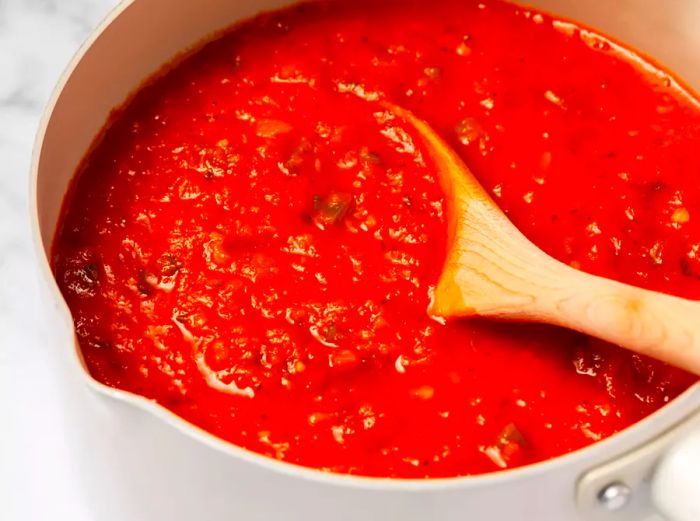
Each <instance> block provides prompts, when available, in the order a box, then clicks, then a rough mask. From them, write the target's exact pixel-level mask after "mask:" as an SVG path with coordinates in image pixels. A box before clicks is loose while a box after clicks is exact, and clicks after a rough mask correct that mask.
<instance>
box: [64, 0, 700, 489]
mask: <svg viewBox="0 0 700 521" xmlns="http://www.w3.org/2000/svg"><path fill="white" fill-rule="evenodd" d="M381 99H386V100H390V101H391V102H393V103H396V104H398V105H402V106H404V107H406V108H408V109H410V110H412V111H413V112H414V113H415V114H416V115H417V116H419V117H421V118H423V119H425V120H427V121H428V122H429V123H430V124H431V125H432V126H433V127H434V128H436V129H437V131H438V132H439V133H440V134H441V135H442V136H444V138H445V139H446V140H447V141H448V142H449V143H450V144H451V145H452V146H453V147H454V148H455V150H456V151H457V152H458V153H459V154H460V155H461V156H462V157H463V158H464V160H465V161H466V162H467V164H468V165H469V166H470V167H471V169H472V170H473V171H474V172H475V174H476V175H477V177H478V178H479V179H480V181H481V182H482V184H483V185H484V186H485V188H486V189H487V190H488V191H489V192H490V193H491V194H492V195H493V197H494V199H495V200H496V201H497V203H498V204H499V205H500V206H501V207H502V208H503V209H504V210H505V212H506V213H507V214H508V216H509V217H510V219H512V220H513V222H514V223H515V224H516V225H517V226H518V227H519V228H520V229H521V230H522V231H523V232H524V233H525V234H526V235H527V236H528V237H529V238H531V239H532V240H533V241H534V242H535V243H536V244H538V245H539V246H540V247H541V248H543V249H544V250H545V251H547V252H548V253H550V254H551V255H553V256H555V257H556V258H558V259H560V260H562V261H564V262H566V263H569V264H571V265H572V266H575V267H577V268H580V269H582V270H585V271H588V272H591V273H595V274H598V275H603V276H606V277H611V278H614V279H618V280H622V281H625V282H628V283H631V284H635V285H638V286H641V287H645V288H652V289H655V290H660V291H665V292H668V293H672V294H676V295H680V296H684V297H689V298H700V190H699V189H698V181H699V180H700V155H698V154H697V152H696V143H698V142H700V110H698V102H697V100H696V99H695V98H693V97H692V96H691V95H690V94H688V93H687V92H686V91H685V90H684V89H683V88H682V87H681V86H680V85H679V84H678V83H677V82H676V81H675V80H674V79H673V78H672V77H671V76H669V75H668V74H667V73H666V72H664V71H663V70H661V69H658V68H656V67H655V66H654V65H652V64H650V63H648V62H647V61H645V60H644V59H643V58H640V57H639V56H638V55H636V54H634V53H633V52H631V51H628V50H626V49H624V48H622V47H620V46H618V45H616V44H615V43H613V42H610V41H609V40H606V39H605V38H603V37H602V36H600V35H598V34H596V33H595V32H592V31H590V30H588V29H585V28H581V27H579V26H577V25H575V24H572V23H570V22H566V21H561V20H558V19H553V18H552V17H550V16H548V15H546V14H543V13H539V12H536V11H533V10H529V9H525V8H521V7H518V6H515V5H512V4H509V3H504V2H500V1H496V0H485V1H482V2H476V1H464V0H460V1H458V0H439V1H437V2H422V1H417V0H408V1H401V2H395V1H391V0H387V1H381V2H367V1H364V0H363V1H356V2H345V3H336V2H320V3H314V4H304V5H298V6H295V7H292V8H289V9H287V10H283V11H279V12H275V13H271V14H266V15H262V16H260V17H258V18H256V19H254V20H252V21H249V22H246V23H244V24H242V25H240V26H238V27H235V28H234V29H232V30H231V31H229V32H228V33H226V34H225V35H223V36H222V37H220V38H218V39H216V40H215V41H213V42H211V43H209V44H207V45H206V46H204V47H203V48H202V49H201V50H199V51H198V52H196V53H194V54H192V55H191V56H189V57H187V58H186V59H184V60H181V62H179V63H177V64H174V65H172V66H170V67H169V68H168V69H167V70H166V72H165V73H164V74H162V75H161V76H160V77H159V78H157V79H154V80H152V81H151V82H150V83H149V84H148V85H146V86H144V87H143V88H142V89H141V90H140V91H139V92H138V93H137V94H136V95H135V96H134V97H133V99H131V100H130V101H129V102H128V103H127V104H126V105H125V106H124V107H123V108H122V109H120V111H118V113H116V114H115V115H114V117H113V118H112V120H111V121H110V123H109V125H108V127H107V129H106V131H105V133H104V136H103V137H102V138H101V140H100V141H98V143H97V144H96V146H95V148H94V150H93V151H92V152H91V153H90V154H89V155H88V157H87V158H86V159H85V161H84V163H83V165H82V166H81V168H80V170H79V172H78V174H77V176H76V180H75V182H74V186H73V187H72V189H71V192H70V194H69V196H68V197H67V199H66V203H65V209H64V214H63V217H62V221H61V224H60V226H59V228H58V232H57V236H56V240H55V245H54V253H53V267H54V270H55V274H56V277H57V279H58V281H59V285H60V287H61V290H62V291H63V294H64V295H65V298H66V300H67V302H68V304H69V306H70V309H71V311H72V313H73V317H74V320H75V326H76V332H77V337H78V340H79V343H80V347H81V349H82V352H83V355H84V357H85V361H86V363H87V366H88V368H89V370H90V372H91V374H92V375H93V376H94V377H95V378H96V379H98V380H99V381H101V382H104V383H106V384H107V385H110V386H114V387H117V388H121V389H125V390H127V391H131V392H134V393H138V394H141V395H143V396H146V397H148V398H151V399H153V400H155V401H157V402H158V403H160V404H162V405H163V406H165V407H167V408H169V409H171V410H172V411H174V412H175V413H177V414H178V415H180V416H182V417H183V418H185V419H187V420H189V421H191V422H192V423H194V424H196V425H198V426H201V427H202V428H204V429H206V430H208V431H210V432H212V433H214V434H215V435H217V436H220V437H221V438H223V439H225V440H229V441H231V442H232V443H235V444H237V445H239V446H242V447H246V448H248V449H250V450H253V451H256V452H259V453H262V454H266V455H269V456H271V457H274V458H278V459H281V460H284V461H287V462H291V463H295V464H300V465H305V466H310V467H315V468H319V469H324V470H328V471H333V472H340V473H352V474H360V475H368V476H390V477H398V478H423V477H442V476H457V475H467V474H478V473H485V472H490V471H496V470H499V469H503V468H511V467H517V466H521V465H525V464H529V463H533V462H537V461H541V460H544V459H547V458H551V457H555V456H559V455H562V454H565V453H567V452H569V451H572V450H575V449H578V448H581V447H584V446H587V445H589V444H591V443H594V442H596V441H598V440H600V439H602V438H605V437H607V436H610V435H611V434H613V433H615V432H617V431H619V430H621V429H624V428H625V427H627V426H629V425H631V424H633V423H635V422H637V421H638V420H640V419H641V418H644V417H645V416H647V415H649V414H650V413H652V412H653V411H655V410H657V409H658V408H659V407H662V406H663V405H664V404H666V403H667V402H668V401H669V400H671V399H672V398H674V397H675V396H677V395H678V394H679V393H681V392H682V391H683V390H684V389H686V388H687V387H688V386H689V385H690V384H691V383H692V382H693V381H694V378H693V377H691V376H689V375H687V374H685V373H683V372H681V371H679V370H676V369H673V368H670V367H668V366H665V365H663V364H660V363H656V362H654V361H650V360H647V359H644V358H642V357H639V356H636V355H633V354H631V353H629V352H625V351H623V350H621V349H619V348H617V347H613V346H609V345H606V344H603V343H602V342H600V341H596V340H593V339H591V338H588V337H585V336H583V335H580V334H577V333H573V332H570V331H565V330H561V329H557V328H554V327H548V326H536V325H517V324H510V325H509V324H502V323H499V324H496V323H491V322H488V321H480V320H465V321H453V322H450V323H448V324H446V325H443V324H440V323H439V322H436V321H434V320H431V318H429V317H428V316H427V314H426V308H427V305H428V301H429V297H428V295H429V292H430V289H431V287H432V285H434V284H435V282H436V280H437V276H438V274H439V271H440V269H441V264H442V262H443V259H444V254H445V248H446V244H445V241H446V238H445V235H446V230H445V218H444V200H443V195H442V193H441V192H440V189H439V186H438V185H437V183H436V177H435V170H434V167H433V165H432V164H430V163H429V161H428V159H427V155H426V154H424V153H422V148H421V144H420V142H419V140H418V139H416V138H417V136H416V135H415V132H414V131H413V130H412V129H411V128H410V127H408V126H407V125H405V124H404V123H403V122H402V121H400V120H399V119H396V118H394V117H393V116H392V114H390V113H388V112H386V111H385V110H384V109H382V108H381V106H380V104H379V103H378V102H377V101H378V100H381Z"/></svg>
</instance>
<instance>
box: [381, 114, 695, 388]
mask: <svg viewBox="0 0 700 521" xmlns="http://www.w3.org/2000/svg"><path fill="white" fill-rule="evenodd" d="M384 106H385V107H386V108H387V109H389V110H391V111H392V112H393V113H395V114H396V115H397V116H399V117H401V118H402V119H403V120H405V121H406V122H407V123H409V124H410V125H411V126H413V127H414V128H415V129H416V130H417V131H418V133H419V134H420V136H421V137H422V139H423V141H424V142H425V145H426V148H427V152H428V154H429V155H430V157H431V158H432V159H433V161H434V162H435V165H436V167H437V170H438V176H439V180H440V184H441V186H442V189H443V190H444V192H445V199H446V201H447V220H448V254H447V259H446V261H445V265H444V267H443V271H442V274H441V276H440V279H439V281H438V284H437V287H436V288H435V293H434V295H433V301H432V303H431V307H430V309H429V312H430V313H431V314H433V315H436V316H441V317H469V316H481V317H491V318H496V319H502V320H513V321H525V322H541V323H546V324H555V325H558V326H563V327H566V328H569V329H573V330H576V331H580V332H582V333H585V334H587V335H590V336H593V337H597V338H600V339H603V340H606V341H608V342H611V343H613V344H617V345H619V346H622V347H625V348H627V349H630V350H632V351H635V352H637V353H641V354H644V355H648V356H651V357H654V358H657V359H659V360H663V361H664V362H668V363H669V364H672V365H675V366H677V367H680V368H683V369H685V370H687V371H690V372H693V373H695V374H699V375H700V302H695V301H691V300H686V299H682V298H678V297H672V296H670V295H665V294H663V293H658V292H655V291H649V290H644V289H641V288H637V287H634V286H630V285H627V284H622V283H620V282H616V281H613V280H609V279H605V278H602V277H597V276H595V275H590V274H587V273H584V272H582V271H578V270H576V269H574V268H572V267H570V266H568V265H566V264H564V263H562V262H559V261H558V260H556V259H554V258H552V257H550V256H549V255H547V254H546V253H544V252H543V251H542V250H540V249H539V248H538V247H537V246H535V245H534V244H533V243H532V242H530V241H529V240H528V239H527V238H526V237H525V236H524V235H523V234H522V233H521V232H520V231H519V230H518V229H517V228H516V227H515V226H514V225H513V223H511V222H510V221H509V220H508V218H507V217H506V215H505V214H504V213H503V212H502V211H501V210H500V209H499V208H498V206H497V205H496V203H495V202H494V201H493V200H492V199H491V197H489V195H488V194H487V193H486V191H485V190H484V189H483V188H482V186H481V185H480V184H479V182H478V180H477V179H476V178H475V177H474V176H473V174H472V173H471V171H470V170H469V168H467V166H466V165H465V164H464V162H463V161H462V160H461V159H460V158H459V156H457V154H456V153H455V152H454V150H452V149H451V148H450V147H449V145H447V144H446V143H445V142H444V141H443V140H442V139H441V138H440V137H439V136H438V135H437V134H436V133H435V131H434V130H433V129H432V128H431V127H430V126H429V125H428V124H427V123H425V122H424V121H422V120H420V119H418V118H417V117H416V116H414V115H413V114H412V113H411V112H409V111H407V110H405V109H402V108H401V107H397V106H395V105H392V104H389V103H384Z"/></svg>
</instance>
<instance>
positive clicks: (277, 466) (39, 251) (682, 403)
mask: <svg viewBox="0 0 700 521" xmlns="http://www.w3.org/2000/svg"><path fill="white" fill-rule="evenodd" d="M135 1H136V0H121V1H120V3H119V4H118V5H117V6H115V7H114V8H113V9H112V10H111V11H110V12H109V13H108V14H107V15H106V17H105V18H104V19H103V20H102V21H101V22H100V23H99V25H97V26H96V27H95V29H93V30H92V32H91V33H90V34H89V36H88V37H87V38H86V39H85V41H84V42H83V43H82V45H81V46H80V47H79V49H78V50H77V51H76V53H75V54H74V56H73V57H72V58H71V60H70V61H69V62H68V65H67V66H66V68H65V69H64V71H63V72H62V74H61V76H60V77H59V80H58V81H57V83H56V85H55V87H54V89H53V91H52V94H51V96H50V97H49V100H48V102H47V104H46V106H45V107H44V110H43V112H42V116H41V119H40V123H39V127H38V130H37V135H36V138H35V141H34V146H33V151H32V159H31V170H30V179H29V213H30V215H29V217H30V225H31V241H32V245H33V250H34V253H35V255H36V257H37V262H38V264H39V271H40V272H41V273H40V279H41V280H40V285H41V286H43V289H44V290H46V293H45V294H48V296H49V297H50V298H51V304H53V305H54V306H55V307H56V310H57V312H58V317H59V319H60V320H61V322H62V323H63V325H64V326H65V327H66V328H67V330H68V331H71V332H72V343H73V349H72V354H70V361H71V363H72V364H73V366H74V367H75V368H76V369H78V370H79V371H80V373H81V378H82V380H83V383H84V384H85V385H86V386H87V388H88V389H90V390H91V391H92V392H94V393H95V394H97V395H99V396H102V397H107V398H110V399H114V400H118V401H121V402H123V403H125V404H128V405H130V406H132V407H134V408H136V409H139V410H141V411H143V412H145V413H147V414H149V415H152V416H153V417H155V418H156V419H158V420H159V421H162V422H164V423H165V424H167V425H169V426H170V427H173V428H175V429H176V430H177V431H179V432H180V433H182V434H184V435H186V436H188V437H190V438H191V439H193V440H195V441H196V442H199V443H202V444H203V445H206V446H208V447H210V448H212V449H214V450H216V451H217V452H220V453H222V454H225V455H226V456H227V457H231V458H235V459H238V460H242V461H244V462H246V463H249V464H254V465H257V466H259V467H262V468H264V469H266V470H270V471H272V472H275V473H278V474H282V475H286V476H288V477H293V478H300V479H303V480H306V481H312V482H317V483H320V484H325V485H335V486H345V487H350V488H359V489H366V490H373V491H387V492H418V493H427V492H432V491H436V490H437V491H450V490H467V489H476V488H482V487H489V486H494V485H505V484H507V483H511V482H513V481H516V480H520V479H528V478H534V477H537V476H539V475H542V474H545V473H548V472H556V471H557V470H559V469H562V468H564V467H566V466H567V465H574V464H576V463H578V464H580V466H582V467H584V468H591V467H593V466H595V465H598V464H601V463H602V462H604V461H607V460H611V459H613V458H615V457H618V456H620V455H622V454H624V453H626V452H629V451H631V450H633V449H635V448H637V446H638V445H639V444H644V443H648V442H649V441H651V440H652V439H654V438H655V437H657V436H660V435H661V434H663V433H664V432H667V431H671V430H673V429H674V428H675V427H676V426H677V425H679V424H681V423H683V422H684V420H685V419H687V418H688V417H689V416H691V415H692V414H693V413H695V412H697V411H698V410H700V381H699V382H697V383H695V384H693V385H692V386H691V387H689V388H688V389H687V390H685V391H684V392H683V393H682V394H681V395H679V396H678V397H676V398H675V399H674V400H672V401H671V402H670V403H668V404H667V405H665V406H663V407H661V408H660V409H658V410H656V411H655V412H653V413H652V414H650V415H649V416H647V417H646V418H644V419H642V420H640V421H638V422H636V423H635V424H633V425H631V426H630V427H628V428H626V429H624V430H622V431H620V432H618V433H615V434H613V435H612V436H609V437H607V438H605V439H604V440H601V441H598V442H595V443H593V444H591V445H588V446H586V447H583V448H581V449H577V450H575V451H572V452H568V453H566V454H563V455H561V456H557V457H555V458H551V459H548V460H544V461H540V462H537V463H533V464H530V465H527V466H523V467H517V468H514V469H504V470H500V471H494V472H490V473H486V474H476V475H466V476H455V477H445V478H427V479H426V478H423V479H399V478H386V477H372V476H360V475H351V474H340V473H333V472H326V471H322V470H320V469H316V468H312V467H305V466H302V465H299V464H295V463H289V462H286V461H282V460H277V459H274V458H272V457H269V456H265V455H262V454H259V453H257V452H253V451H251V450H249V449H246V448H244V447H240V446H238V445H235V444H234V443H232V442H229V441H226V440H224V439H223V438H219V437H218V436H216V435H214V434H211V433H209V432H208V431H206V430H204V429H202V428H201V427H199V426H197V425H195V424H193V423H191V422H189V421H187V420H186V419H184V418H182V417H181V416H179V415H177V414H176V413H174V412H172V411H171V410H169V409H167V408H166V407H164V406H162V405H160V404H158V403H157V402H155V401H153V400H150V399H147V398H145V397H143V396H141V395H138V394H135V393H132V392H129V391H124V390H122V389H117V388H113V387H109V386H107V385H105V384H103V383H101V382H99V381H97V380H96V379H95V378H94V377H93V376H92V375H91V374H90V373H89V371H88V369H87V367H86V365H85V362H84V359H83V357H82V354H81V352H80V348H79V347H78V343H77V340H76V338H75V329H74V324H73V319H72V315H71V313H70V310H69V308H68V305H67V304H66V302H65V300H64V298H63V296H62V294H61V293H60V290H59V288H58V285H57V283H56V279H55V277H54V275H53V272H52V270H51V267H50V264H49V259H48V256H47V254H46V249H45V246H44V245H45V244H49V245H50V244H51V243H52V242H53V239H54V237H53V236H52V237H43V236H42V233H41V228H40V222H39V201H38V182H39V174H40V164H41V156H42V149H43V145H44V141H45V139H46V133H47V130H48V128H49V126H50V125H51V123H52V118H53V113H54V109H55V107H56V105H57V104H58V102H59V100H60V98H61V96H62V94H63V91H64V88H65V86H66V84H67V83H68V81H69V79H70V78H71V76H72V75H73V73H74V71H75V69H76V68H77V67H78V65H79V64H80V63H81V61H82V59H83V57H84V56H85V54H86V53H87V52H88V51H89V49H90V48H91V47H92V45H93V44H94V43H95V41H97V40H98V39H99V38H100V36H101V35H102V33H103V32H104V31H105V30H106V29H107V28H108V27H109V26H110V25H111V24H112V23H113V22H114V21H115V20H116V19H117V18H119V17H120V16H121V15H122V14H123V12H124V11H126V9H128V7H129V6H131V5H132V4H133V3H134V2H135ZM293 1H296V0H292V2H293ZM513 1H517V2H521V1H522V2H523V3H525V4H529V1H528V0H513ZM208 36H209V35H205V36H204V37H203V39H202V41H205V40H206V39H207V38H208ZM154 72H155V71H154ZM64 197H65V195H64ZM61 341H62V342H63V341H66V342H70V340H68V339H67V338H65V339H64V338H62V339H61ZM642 431H648V432H647V434H646V436H641V435H640V432H642ZM639 438H641V439H642V441H640V440H639ZM630 442H631V443H630ZM587 460H588V461H589V463H588V464H586V463H585V462H586V461H587Z"/></svg>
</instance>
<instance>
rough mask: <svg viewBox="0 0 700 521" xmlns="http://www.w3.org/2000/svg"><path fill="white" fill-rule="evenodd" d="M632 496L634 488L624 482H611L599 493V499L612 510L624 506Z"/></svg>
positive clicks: (605, 506)
mask: <svg viewBox="0 0 700 521" xmlns="http://www.w3.org/2000/svg"><path fill="white" fill-rule="evenodd" d="M631 498H632V489H631V488H630V487H628V486H627V485H625V484H624V483H620V482H617V483H610V484H609V485H607V486H605V487H604V488H603V489H602V490H601V491H600V492H599V493H598V501H599V502H600V504H601V505H603V507H604V508H606V509H607V510H610V511H615V510H620V509H621V508H624V507H625V506H626V505H627V503H629V502H630V499H631Z"/></svg>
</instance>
